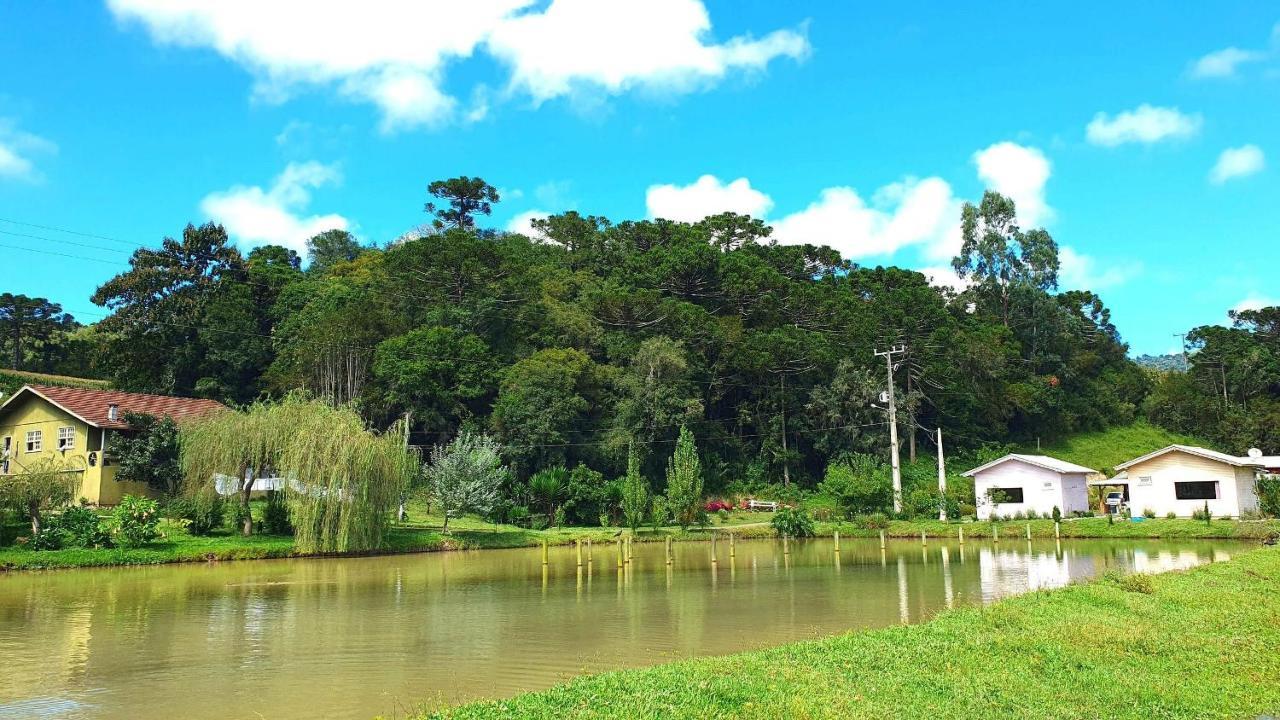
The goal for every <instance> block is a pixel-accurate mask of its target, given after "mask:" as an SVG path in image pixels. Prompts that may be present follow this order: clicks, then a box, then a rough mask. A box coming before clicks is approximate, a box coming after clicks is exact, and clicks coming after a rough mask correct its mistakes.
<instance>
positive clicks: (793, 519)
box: [769, 507, 813, 537]
mask: <svg viewBox="0 0 1280 720" xmlns="http://www.w3.org/2000/svg"><path fill="white" fill-rule="evenodd" d="M769 524H770V525H772V526H773V529H774V530H777V531H778V533H779V534H781V535H790V536H791V537H812V536H813V518H811V517H809V513H807V512H805V511H804V510H801V509H800V508H789V507H784V508H780V509H779V510H778V512H777V513H776V514H775V515H774V516H773V519H772V520H770V521H769Z"/></svg>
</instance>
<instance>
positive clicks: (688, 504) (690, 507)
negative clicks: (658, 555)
mask: <svg viewBox="0 0 1280 720" xmlns="http://www.w3.org/2000/svg"><path fill="white" fill-rule="evenodd" d="M667 510H668V511H669V512H670V513H671V514H672V515H673V516H674V519H675V521H676V523H677V524H679V525H680V527H682V528H687V527H689V526H690V525H692V524H694V522H695V521H697V519H698V511H699V510H702V463H701V461H699V460H698V448H697V446H696V445H695V444H694V440H693V433H692V432H690V431H689V428H688V427H685V426H681V428H680V439H679V440H678V441H677V442H676V449H675V453H674V454H672V456H671V461H670V463H669V464H668V465H667Z"/></svg>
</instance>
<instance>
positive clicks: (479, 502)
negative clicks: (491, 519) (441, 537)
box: [423, 431, 509, 532]
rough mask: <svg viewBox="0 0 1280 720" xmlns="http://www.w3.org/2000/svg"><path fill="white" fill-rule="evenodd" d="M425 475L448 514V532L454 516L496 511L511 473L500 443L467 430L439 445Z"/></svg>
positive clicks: (428, 485) (445, 515) (434, 495)
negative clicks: (504, 461) (450, 519)
mask: <svg viewBox="0 0 1280 720" xmlns="http://www.w3.org/2000/svg"><path fill="white" fill-rule="evenodd" d="M423 472H424V474H425V475H426V479H427V489H428V491H429V492H430V493H431V496H432V497H433V498H435V501H436V502H437V503H438V504H439V505H440V510H441V511H442V512H443V513H444V530H445V531H446V532H447V531H448V529H449V518H450V517H458V516H460V515H462V514H463V513H468V512H471V513H477V514H480V515H487V514H489V513H490V512H492V511H493V508H494V506H495V505H496V504H497V503H498V500H499V498H500V497H501V491H502V485H503V483H505V482H506V480H507V477H508V474H509V473H508V471H507V468H506V467H505V466H503V464H502V448H501V446H500V445H499V444H498V443H497V441H495V440H493V439H492V438H490V437H489V436H488V435H484V434H472V433H469V432H466V431H463V432H462V433H460V434H459V435H458V437H456V438H454V440H453V442H451V443H449V444H448V445H437V446H436V447H435V449H434V450H432V451H431V460H430V462H428V463H427V465H426V467H424V468H423Z"/></svg>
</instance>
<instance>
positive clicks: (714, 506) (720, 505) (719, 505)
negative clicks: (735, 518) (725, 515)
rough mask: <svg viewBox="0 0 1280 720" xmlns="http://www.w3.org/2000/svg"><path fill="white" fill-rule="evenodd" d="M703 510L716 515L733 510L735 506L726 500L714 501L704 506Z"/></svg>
mask: <svg viewBox="0 0 1280 720" xmlns="http://www.w3.org/2000/svg"><path fill="white" fill-rule="evenodd" d="M703 509H705V510H706V511H707V512H709V513H716V512H720V511H721V510H726V511H728V510H732V509H733V505H731V504H729V503H727V502H725V501H724V500H712V501H711V502H709V503H707V504H706V505H704V506H703Z"/></svg>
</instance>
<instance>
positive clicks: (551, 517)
mask: <svg viewBox="0 0 1280 720" xmlns="http://www.w3.org/2000/svg"><path fill="white" fill-rule="evenodd" d="M529 494H530V495H531V496H532V497H533V502H534V505H535V506H537V507H540V508H542V510H543V512H544V513H545V514H546V517H547V522H548V523H554V522H555V518H556V510H557V509H559V507H560V504H561V503H563V502H564V500H565V498H566V497H567V496H568V494H569V471H568V470H566V469H565V468H564V467H550V468H544V469H542V470H539V471H538V472H536V473H534V474H533V477H531V478H529Z"/></svg>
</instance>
